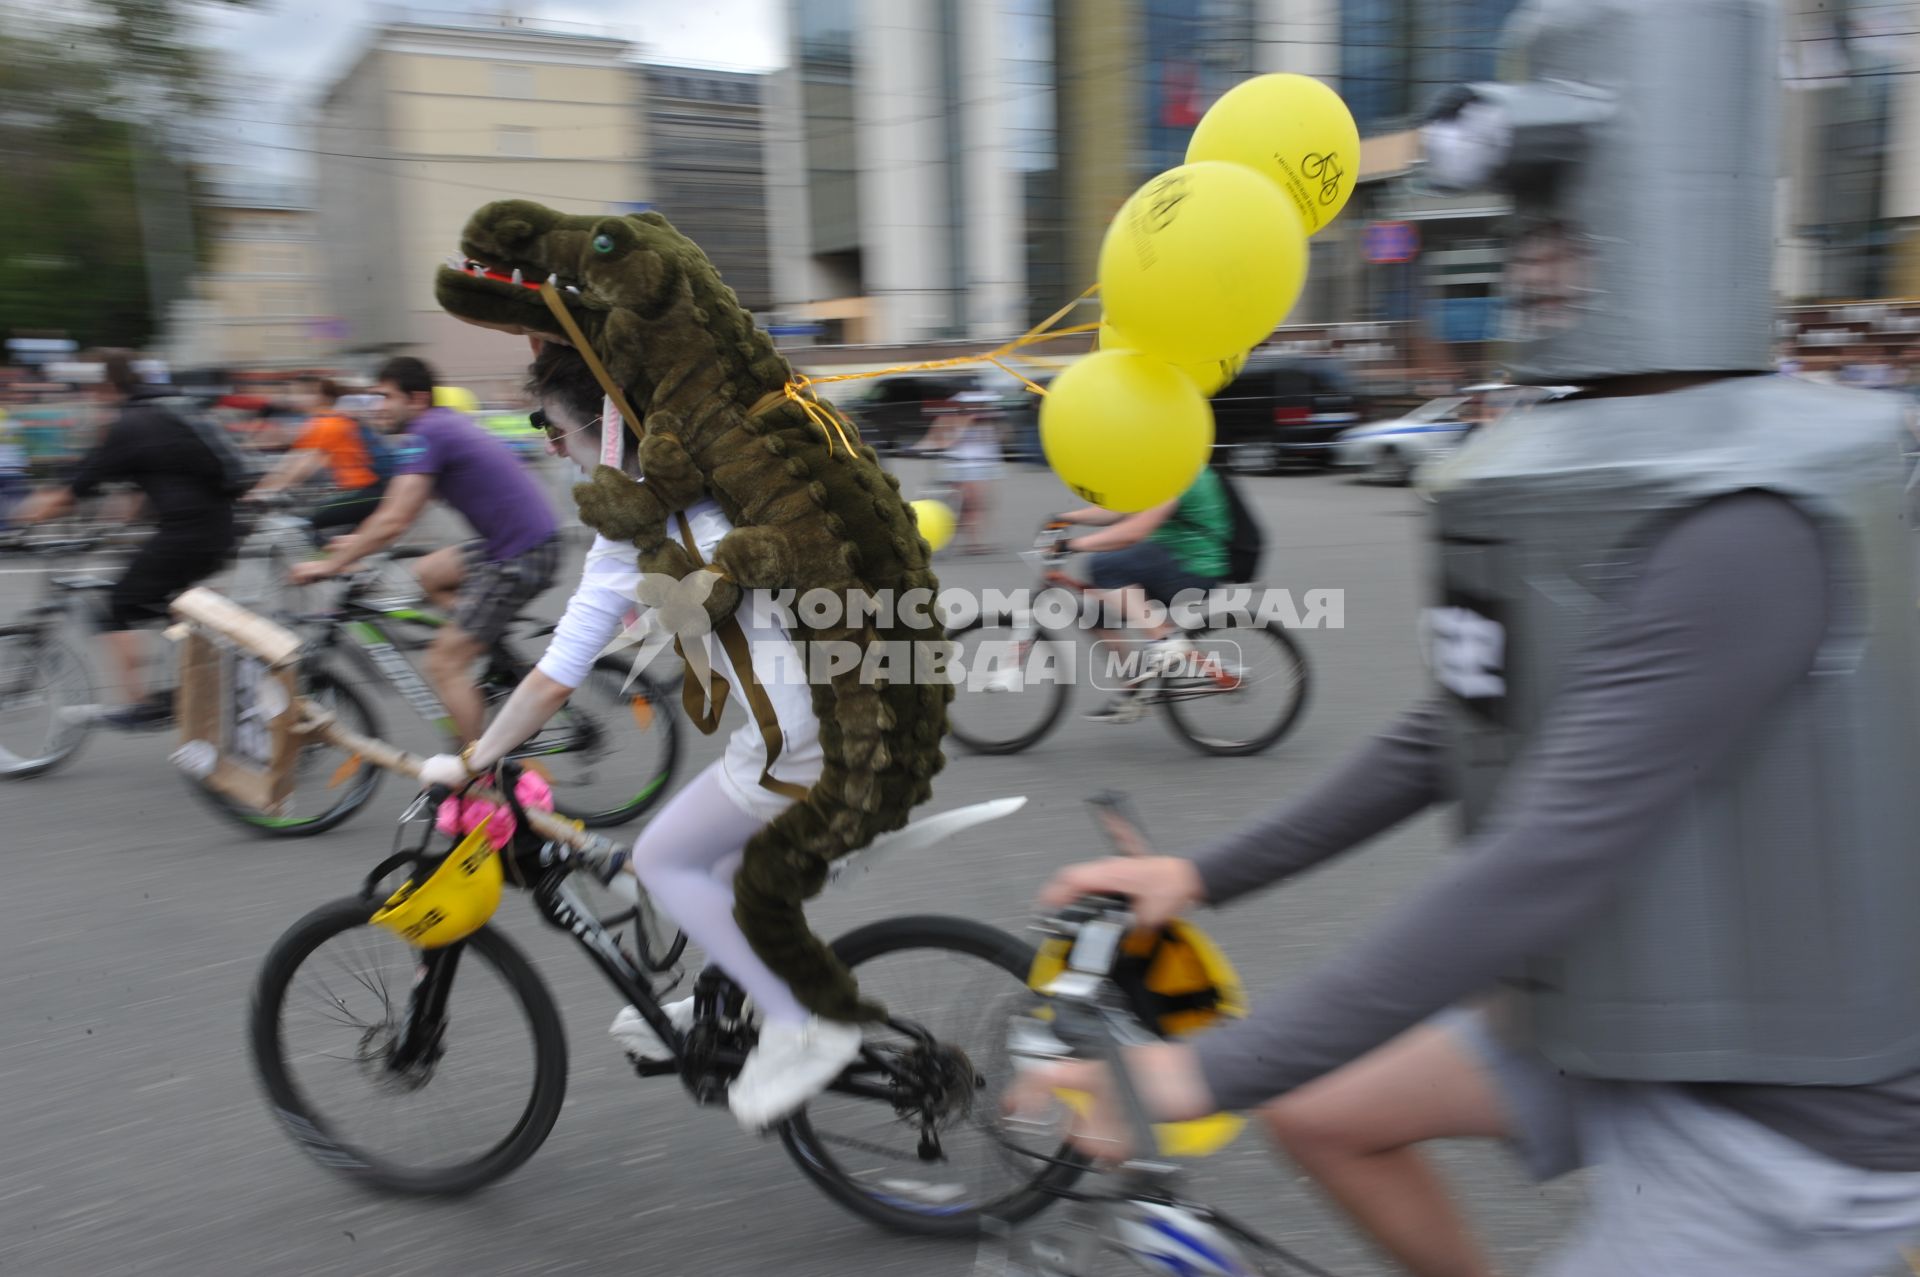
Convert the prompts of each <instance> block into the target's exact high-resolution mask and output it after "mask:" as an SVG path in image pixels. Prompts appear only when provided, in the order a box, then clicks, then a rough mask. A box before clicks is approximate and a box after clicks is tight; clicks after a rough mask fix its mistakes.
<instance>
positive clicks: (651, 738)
mask: <svg viewBox="0 0 1920 1277" xmlns="http://www.w3.org/2000/svg"><path fill="white" fill-rule="evenodd" d="M417 553H419V552H412V551H401V552H399V553H397V554H395V555H392V556H380V555H375V556H370V558H369V559H368V560H367V561H366V562H365V565H364V567H363V568H362V569H361V570H359V571H357V572H353V573H349V574H347V575H346V576H345V577H343V578H341V579H342V581H343V582H344V587H343V589H342V590H341V591H340V593H339V595H338V596H337V597H336V598H335V600H334V602H333V606H332V607H330V608H328V609H326V610H324V611H318V612H306V613H298V614H295V615H293V616H289V617H284V618H282V619H283V620H284V621H286V622H287V623H288V624H289V625H290V626H291V627H292V628H294V629H295V630H296V631H298V632H299V633H301V635H302V637H303V638H304V639H305V655H304V656H303V659H302V666H303V668H304V667H305V666H306V665H307V664H310V663H314V662H320V661H324V660H326V659H327V658H328V656H329V655H331V654H333V653H335V652H341V653H344V654H345V655H346V657H347V659H348V661H349V663H350V664H352V665H353V666H354V667H355V668H356V669H357V670H358V671H359V672H360V673H361V674H363V675H364V676H365V677H366V678H368V679H370V680H372V685H373V686H375V687H378V688H379V690H380V696H379V699H381V700H386V699H388V694H389V693H398V694H399V698H400V700H401V701H402V702H403V703H405V704H406V705H407V706H408V708H410V709H411V710H412V711H413V712H414V713H415V714H417V715H418V716H419V717H420V718H421V719H422V720H423V721H425V722H426V723H427V724H428V725H429V726H431V727H433V728H434V729H435V730H436V731H438V732H439V733H440V734H441V735H442V736H443V737H445V738H446V739H447V740H448V742H449V748H457V746H455V745H454V744H453V742H454V741H455V740H457V736H456V729H455V727H454V722H453V717H452V715H451V714H449V713H448V711H447V708H446V706H445V704H444V703H442V701H441V700H440V697H439V694H438V693H436V692H435V691H434V690H433V688H432V686H431V685H429V684H428V682H427V681H426V679H425V678H423V677H422V676H421V674H420V673H419V671H418V670H416V669H415V668H414V666H413V663H412V662H411V661H410V660H408V658H407V653H409V652H415V651H419V650H421V649H423V648H424V647H426V645H427V643H428V642H429V641H431V639H432V637H433V635H434V633H435V632H437V631H438V630H440V629H441V628H442V627H444V626H445V625H447V624H448V621H447V618H446V617H444V616H442V615H441V614H440V613H438V612H435V611H432V610H430V609H427V608H423V607H421V606H418V604H419V600H418V599H417V598H416V597H414V595H413V593H412V591H407V592H404V593H398V594H394V593H385V594H383V593H382V592H381V591H382V590H383V588H384V586H385V573H386V571H387V569H388V567H389V565H390V562H392V561H395V560H399V559H403V558H407V557H413V556H414V555H416V554H417ZM522 623H524V618H522V620H521V621H517V622H516V624H522ZM553 629H554V627H553V626H552V625H550V624H539V625H534V626H532V628H531V629H530V630H529V634H530V636H531V637H535V638H538V637H542V636H544V635H547V634H551V633H552V632H553ZM532 669H533V664H532V663H531V662H529V661H527V660H525V659H524V658H523V657H521V656H520V655H519V653H518V652H517V651H516V650H515V649H514V647H513V645H512V643H511V642H510V640H509V639H508V638H507V637H506V636H504V635H503V636H502V637H501V638H499V639H497V640H495V642H494V643H493V644H492V646H491V647H489V648H488V649H487V656H486V665H485V666H484V668H483V672H482V674H481V675H480V680H479V684H478V685H479V688H480V690H481V692H482V694H483V696H484V697H485V700H486V706H487V710H488V712H489V714H491V712H492V711H493V710H494V709H495V708H497V707H498V706H499V705H500V704H501V703H503V702H504V701H505V700H506V699H507V697H509V696H511V695H512V694H513V690H514V689H515V688H517V687H518V686H519V685H520V683H521V681H522V680H523V679H525V678H526V676H527V675H528V673H530V672H531V671H532ZM361 726H362V729H363V730H364V731H365V732H366V733H367V734H369V735H373V736H378V735H380V734H381V731H382V727H381V724H380V720H379V718H378V716H377V715H376V714H374V713H373V712H372V711H371V710H369V711H368V713H367V715H366V717H365V718H364V719H363V720H361ZM508 757H509V758H510V759H513V760H516V761H527V760H537V765H538V766H539V768H540V770H541V771H542V773H543V774H545V775H546V776H547V778H548V779H549V780H550V781H551V782H552V784H553V788H554V796H555V801H556V804H557V806H558V808H559V810H560V812H561V813H562V814H563V815H565V816H568V817H571V818H572V819H575V820H579V821H581V822H582V823H583V824H586V825H587V826H589V827H591V828H603V827H606V826H610V825H623V824H626V823H627V822H628V821H630V820H632V819H633V818H634V817H636V816H638V815H640V814H641V813H642V812H644V811H646V810H647V809H648V808H650V807H652V806H653V805H654V804H655V803H657V802H659V801H660V799H661V797H662V796H663V795H664V794H665V793H666V792H667V788H668V785H669V782H671V780H672V779H673V772H674V768H675V766H676V765H677V764H678V762H679V757H680V732H679V721H678V719H677V718H676V717H675V715H674V713H673V711H672V709H671V701H670V700H669V699H668V697H667V694H666V692H665V690H664V689H663V687H662V686H661V685H660V684H659V683H658V682H656V681H655V680H654V679H652V678H650V677H648V676H647V675H645V674H641V675H637V676H630V675H629V673H628V667H627V662H625V661H623V660H621V659H620V658H618V657H613V656H609V657H604V658H602V659H601V660H599V661H597V662H596V663H595V664H594V666H593V668H592V670H591V671H590V672H589V673H588V675H587V679H586V681H585V682H583V683H582V684H581V685H580V686H579V687H577V688H575V689H574V692H573V695H572V696H570V697H568V698H567V702H566V704H565V705H563V706H561V708H560V710H559V712H558V713H556V714H555V715H554V716H553V718H551V719H550V720H548V722H547V723H546V725H545V726H543V727H542V728H541V729H540V730H539V731H538V732H536V733H535V734H534V735H533V736H532V737H531V738H530V739H528V740H527V741H525V742H523V743H522V744H521V745H520V746H519V747H518V748H517V749H515V750H513V751H512V753H510V754H509V755H508ZM612 760H618V767H617V769H616V768H613V767H610V766H609V764H610V762H611V761H612ZM603 768H604V769H605V776H604V778H603V775H602V771H603ZM320 774H323V773H321V772H320V769H319V768H318V767H317V766H316V767H308V766H307V765H306V764H305V761H304V756H303V764H302V768H301V779H302V780H303V781H304V780H307V779H309V778H310V777H313V776H317V775H320ZM324 774H325V775H326V793H327V794H329V795H331V794H333V792H334V791H337V790H338V791H343V792H341V793H340V794H339V796H338V797H337V798H331V797H330V798H327V799H323V800H322V801H323V802H324V804H325V805H323V806H321V807H320V808H319V809H318V810H316V811H314V812H313V813H311V814H303V813H301V812H300V810H299V808H300V806H301V804H302V801H303V796H302V790H301V787H300V786H298V785H296V787H295V791H294V793H293V794H292V795H290V796H289V797H288V799H287V800H286V803H285V804H283V807H284V810H281V811H278V812H274V813H263V812H252V811H249V810H248V809H246V808H244V807H241V806H239V805H237V804H235V803H233V802H231V801H230V800H227V799H223V798H221V797H219V796H218V795H216V794H214V793H213V791H211V790H203V791H201V792H204V793H206V794H208V796H209V801H212V802H214V803H215V804H216V805H218V806H220V807H222V808H223V810H224V812H225V814H227V815H229V816H231V817H232V818H234V819H236V820H239V821H241V822H242V823H245V824H248V825H251V826H253V827H254V828H257V829H259V830H261V831H262V832H265V833H267V834H270V835H273V836H280V837H302V836H305V835H309V834H318V833H321V832H324V831H325V830H328V829H332V828H334V827H335V826H337V825H338V824H339V823H340V822H341V821H343V820H345V819H347V818H348V817H349V816H351V815H352V814H353V813H354V812H355V811H358V810H359V809H360V808H361V807H363V806H365V805H366V803H367V802H368V801H369V800H370V799H371V798H372V797H373V794H374V791H375V790H376V789H377V788H378V787H379V779H380V773H379V771H378V769H375V768H371V767H368V766H365V765H364V763H363V762H360V761H358V760H355V759H353V758H351V757H349V758H346V759H344V760H343V761H341V762H340V764H339V766H338V768H337V769H336V770H333V771H331V772H330V773H324Z"/></svg>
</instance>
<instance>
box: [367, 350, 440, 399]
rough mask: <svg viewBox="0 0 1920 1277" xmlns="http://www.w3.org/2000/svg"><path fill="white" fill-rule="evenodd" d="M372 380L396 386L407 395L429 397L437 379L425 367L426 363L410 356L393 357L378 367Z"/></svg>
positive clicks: (430, 370)
mask: <svg viewBox="0 0 1920 1277" xmlns="http://www.w3.org/2000/svg"><path fill="white" fill-rule="evenodd" d="M373 379H374V380H375V381H384V382H389V383H391V384H392V385H395V386H398V387H399V388H400V392H401V393H402V394H407V395H430V394H432V393H433V388H434V386H435V385H436V384H437V383H438V378H436V377H435V376H434V375H433V369H431V368H429V367H427V363H426V361H425V360H423V359H415V358H414V357H413V356H412V355H395V356H394V357H393V358H392V359H389V360H387V362H386V363H384V364H381V365H380V371H379V372H377V373H375V374H374V377H373Z"/></svg>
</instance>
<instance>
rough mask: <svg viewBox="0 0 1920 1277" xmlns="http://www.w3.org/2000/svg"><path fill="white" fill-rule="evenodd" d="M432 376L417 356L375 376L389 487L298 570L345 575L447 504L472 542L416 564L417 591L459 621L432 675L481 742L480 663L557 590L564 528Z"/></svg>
mask: <svg viewBox="0 0 1920 1277" xmlns="http://www.w3.org/2000/svg"><path fill="white" fill-rule="evenodd" d="M434 381H435V378H434V375H433V370H432V369H431V368H429V367H428V366H427V365H426V364H425V363H423V362H421V361H420V360H418V359H414V358H412V357H410V356H405V355H403V356H400V357H399V358H396V359H390V360H388V361H387V363H386V365H385V366H384V367H382V368H381V369H380V373H379V376H378V378H377V381H376V384H375V386H374V393H375V394H376V395H378V396H379V397H380V398H381V399H383V400H384V401H385V404H386V407H385V410H384V416H385V423H384V424H386V426H387V428H388V429H389V430H390V431H396V432H404V435H405V437H404V438H402V439H399V440H397V441H396V446H395V453H396V456H395V466H394V477H393V481H392V482H391V483H389V484H388V485H387V493H386V496H385V497H384V498H382V500H381V502H380V504H379V506H378V507H377V508H375V510H374V511H373V513H372V514H370V515H368V516H367V518H366V521H365V522H363V523H362V524H361V525H360V527H359V529H358V530H357V531H355V532H354V533H353V534H352V535H350V536H346V537H342V538H341V539H339V540H338V541H335V542H334V543H333V545H332V547H331V549H330V550H329V551H328V553H327V556H326V557H325V558H323V559H315V560H313V561H312V562H308V563H301V564H297V565H295V567H294V569H293V571H292V573H291V574H290V579H291V580H292V581H293V583H294V584H295V585H306V584H310V583H311V582H314V581H318V580H322V579H324V578H326V577H330V576H338V575H339V574H340V573H342V572H345V571H346V570H347V569H348V568H351V567H352V566H353V565H354V564H355V563H357V562H359V561H360V560H361V559H363V558H365V557H366V556H367V555H369V554H372V553H374V552H376V551H378V550H382V549H385V548H386V547H387V546H389V545H391V544H393V543H394V542H395V541H397V540H399V538H400V536H401V534H403V533H404V532H406V530H407V529H408V528H410V527H412V526H413V523H414V520H416V519H418V518H419V517H420V512H421V511H422V510H424V509H426V506H427V502H428V501H430V500H432V499H433V498H434V497H438V498H440V500H442V501H445V502H446V503H447V504H448V505H450V506H452V507H453V508H454V509H455V510H456V511H458V512H459V513H460V516H461V517H462V518H464V519H465V520H466V521H467V523H468V524H469V525H471V526H472V528H473V530H474V532H475V533H476V534H477V535H476V536H475V537H474V538H473V539H472V540H470V541H467V542H465V543H463V544H461V545H452V546H448V547H446V548H445V549H443V550H437V551H435V552H434V553H432V554H429V555H427V556H426V557H425V558H423V559H421V560H420V563H419V566H418V568H417V569H416V571H417V572H418V574H419V577H420V585H421V587H422V588H423V589H425V590H426V592H427V594H428V596H429V597H430V598H432V599H433V601H434V603H435V604H436V605H437V606H439V607H440V608H442V609H443V610H445V611H446V612H447V613H448V614H449V615H450V616H451V618H452V624H450V625H447V626H445V627H443V628H442V629H441V630H440V632H439V634H437V635H436V636H435V637H434V640H433V643H432V645H431V646H430V647H428V649H427V654H426V660H425V661H424V665H425V667H426V675H427V679H428V681H430V682H431V683H432V684H433V686H434V690H435V691H437V692H438V693H439V694H440V700H441V703H442V704H444V705H445V706H446V707H447V711H448V713H450V714H452V715H453V721H454V726H455V727H456V729H457V730H458V731H459V734H460V739H461V743H463V744H465V743H467V742H470V741H474V740H478V739H479V737H480V731H481V729H482V728H483V727H485V726H486V704H485V702H484V701H483V700H482V699H481V696H480V692H479V689H478V688H476V687H475V686H474V680H473V666H474V662H476V661H478V660H479V659H480V658H481V657H482V656H484V655H485V654H486V651H487V649H488V648H489V647H491V646H492V645H493V643H494V641H495V640H497V639H498V638H499V637H500V635H501V633H502V632H503V631H505V629H506V628H507V625H508V624H509V623H510V622H511V621H512V620H513V618H514V617H515V616H516V615H518V614H519V612H520V610H521V609H522V608H524V607H525V606H526V605H527V604H528V603H530V602H531V601H532V600H533V599H534V598H535V597H536V596H537V595H539V594H540V593H541V592H542V591H544V590H545V589H546V588H547V587H548V586H550V585H552V584H553V577H554V572H555V571H556V569H557V568H558V567H559V562H560V539H559V530H560V528H559V523H558V521H557V520H556V519H555V518H554V514H553V507H551V506H550V505H548V504H547V498H546V495H545V494H544V493H543V492H541V490H540V486H539V484H537V483H535V482H534V479H533V476H532V475H530V474H528V473H527V472H526V471H525V470H524V469H523V468H522V467H521V465H520V462H519V461H518V460H517V459H516V458H515V457H514V455H513V453H512V452H511V451H509V450H508V448H507V446H506V445H505V444H504V443H501V442H500V441H499V440H498V439H495V438H494V437H493V436H492V435H490V434H488V433H487V432H486V431H485V430H482V429H481V428H480V427H479V426H477V425H475V424H474V423H473V422H471V421H469V420H468V419H467V418H466V417H463V416H461V415H460V414H459V413H457V412H455V411H454V410H453V409H451V408H436V407H434V406H433V387H434Z"/></svg>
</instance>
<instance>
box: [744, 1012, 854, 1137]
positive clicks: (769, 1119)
mask: <svg viewBox="0 0 1920 1277" xmlns="http://www.w3.org/2000/svg"><path fill="white" fill-rule="evenodd" d="M859 1057H860V1026H859V1025H857V1024H842V1023H840V1022H839V1021H837V1020H822V1019H820V1018H819V1017H818V1016H811V1017H809V1018H808V1020H807V1022H806V1023H805V1024H802V1025H798V1026H795V1025H790V1024H767V1025H762V1026H761V1028H760V1044H759V1045H758V1046H756V1047H754V1048H753V1054H751V1055H749V1056H748V1057H747V1062H746V1063H745V1064H744V1065H742V1066H741V1069H740V1076H739V1077H737V1078H735V1079H734V1080H733V1086H732V1087H730V1088H729V1089H728V1091H727V1103H728V1105H729V1106H730V1107H731V1108H732V1109H733V1115H734V1117H736V1118H738V1119H739V1121H740V1125H741V1126H743V1127H745V1128H746V1129H747V1130H749V1131H763V1130H765V1129H766V1128H767V1127H769V1126H772V1125H773V1124H774V1123H776V1122H779V1121H782V1120H784V1119H786V1118H788V1117H791V1116H793V1114H794V1113H795V1111H797V1110H798V1109H799V1108H800V1106H801V1105H802V1104H805V1103H806V1102H807V1101H808V1100H810V1099H812V1098H813V1097H814V1096H816V1095H818V1094H820V1092H822V1091H824V1090H826V1089H827V1086H828V1084H829V1083H831V1082H832V1081H833V1079H835V1078H837V1077H839V1076H840V1073H841V1070H843V1069H845V1068H846V1067H847V1065H849V1064H852V1063H853V1062H854V1061H855V1060H856V1059H858V1058H859Z"/></svg>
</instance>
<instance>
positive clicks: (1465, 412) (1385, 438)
mask: <svg viewBox="0 0 1920 1277" xmlns="http://www.w3.org/2000/svg"><path fill="white" fill-rule="evenodd" d="M1572 392H1573V387H1571V386H1510V385H1507V384H1506V383H1504V382H1487V383H1485V384H1482V385H1478V386H1468V387H1466V388H1465V389H1463V390H1461V391H1460V392H1459V393H1458V394H1453V395H1444V396H1442V397H1441V398H1439V399H1430V400H1428V401H1427V402H1426V403H1424V404H1421V405H1420V406H1419V407H1418V408H1415V409H1414V410H1413V411H1412V412H1410V413H1408V414H1407V415H1406V416H1404V417H1396V418H1394V419H1393V420H1391V421H1374V422H1369V423H1368V424H1366V425H1364V426H1355V427H1354V428H1353V429H1351V430H1348V431H1346V432H1345V433H1344V434H1342V435H1341V436H1340V438H1339V439H1338V440H1337V441H1336V442H1335V444H1334V451H1333V463H1334V464H1335V465H1336V466H1341V467H1344V468H1346V469H1349V470H1358V471H1362V472H1363V473H1364V474H1365V476H1366V477H1367V478H1370V479H1374V480H1376V481H1378V482H1381V483H1392V484H1404V483H1410V482H1412V480H1413V477H1414V475H1415V474H1416V473H1417V472H1418V471H1419V469H1420V467H1421V466H1423V465H1425V464H1427V463H1428V462H1429V461H1435V460H1438V459H1439V458H1441V457H1444V456H1446V455H1447V454H1448V453H1449V452H1452V451H1453V450H1454V449H1455V448H1457V447H1459V446H1460V444H1461V443H1462V442H1464V441H1465V440H1466V437H1467V436H1468V435H1469V434H1471V433H1473V431H1475V430H1477V429H1479V428H1480V427H1481V426H1485V425H1491V424H1492V423H1493V422H1495V421H1498V420H1499V419H1500V418H1501V417H1504V416H1505V415H1506V414H1507V413H1509V412H1512V411H1513V410H1514V409H1515V408H1519V407H1522V406H1524V405H1527V404H1535V403H1544V402H1546V401H1548V400H1551V399H1558V398H1561V397H1563V396H1565V395H1568V394H1571V393H1572Z"/></svg>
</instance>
